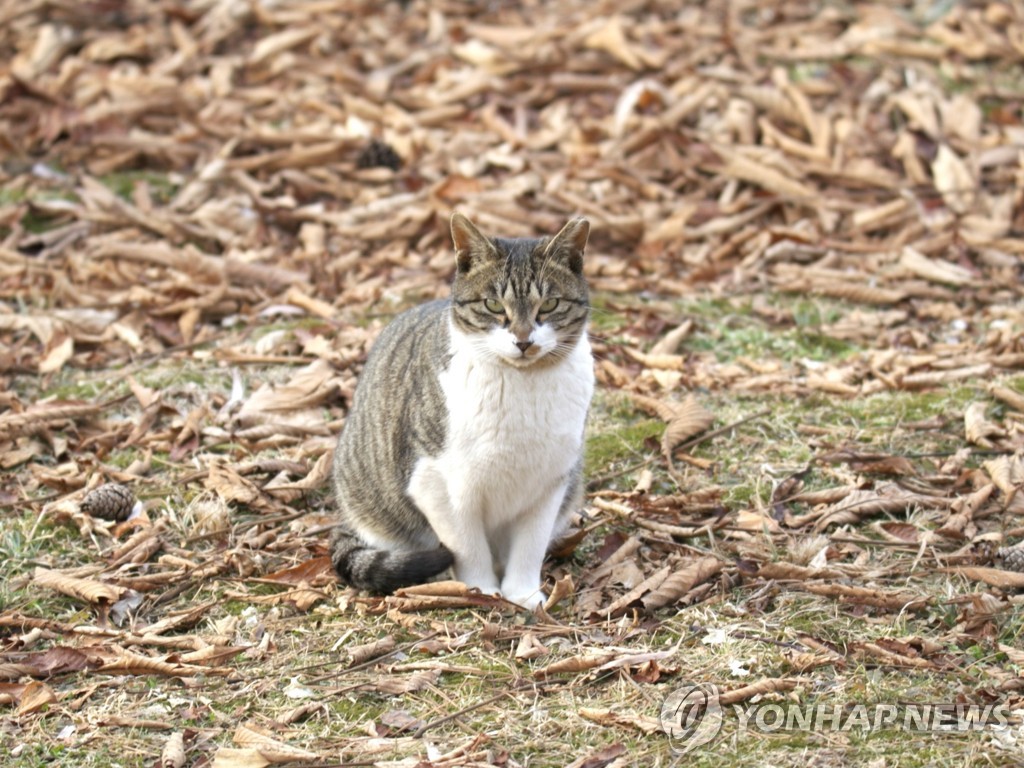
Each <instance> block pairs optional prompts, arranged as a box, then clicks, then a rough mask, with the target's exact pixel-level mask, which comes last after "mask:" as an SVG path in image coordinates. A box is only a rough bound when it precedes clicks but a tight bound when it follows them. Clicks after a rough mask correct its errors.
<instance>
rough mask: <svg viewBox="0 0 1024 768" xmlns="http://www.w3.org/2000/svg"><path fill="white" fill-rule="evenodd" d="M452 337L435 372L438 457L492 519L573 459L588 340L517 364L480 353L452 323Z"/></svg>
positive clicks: (540, 488) (588, 373)
mask: <svg viewBox="0 0 1024 768" xmlns="http://www.w3.org/2000/svg"><path fill="white" fill-rule="evenodd" d="M452 339H453V341H452V352H453V355H452V359H451V362H450V364H449V366H448V368H447V370H446V371H445V372H444V373H443V374H442V375H441V387H442V389H443V391H444V393H445V399H446V401H447V404H448V437H447V441H446V449H445V452H444V454H443V455H442V457H440V463H441V464H443V465H444V471H445V473H446V475H447V476H448V478H449V479H450V480H456V483H455V485H456V486H458V487H461V488H462V489H463V490H464V491H465V492H467V493H469V494H470V495H472V496H475V497H476V502H477V503H478V504H480V512H481V513H482V514H483V515H484V517H485V518H486V519H487V521H488V522H490V523H492V524H494V523H499V522H501V521H502V520H504V519H509V518H514V517H515V516H517V515H518V514H520V513H521V512H523V511H524V510H525V509H526V508H528V507H530V506H531V505H533V504H535V503H536V502H537V499H538V498H539V497H540V496H542V495H543V494H545V493H548V492H550V490H551V489H552V487H553V486H555V485H556V484H558V483H559V482H561V481H562V480H563V479H564V478H565V477H566V476H567V475H568V473H569V472H570V471H571V470H572V468H573V466H574V465H575V463H576V462H577V461H578V459H579V454H580V448H581V445H582V441H583V427H584V422H585V421H586V416H587V409H588V408H589V405H590V398H591V395H592V394H593V391H594V372H593V359H592V357H591V353H590V344H589V342H588V341H587V339H586V337H583V338H581V339H580V341H579V342H578V343H577V345H576V346H575V348H574V349H573V350H572V352H571V353H570V354H569V355H568V357H566V358H565V359H564V360H562V361H560V362H559V363H558V364H555V365H550V366H531V367H528V368H517V367H513V366H511V365H508V364H507V363H505V362H504V361H502V360H500V359H498V358H495V357H493V356H487V355H481V354H480V353H479V350H478V349H474V348H473V343H472V342H471V341H470V340H469V339H467V338H466V337H465V336H464V335H463V334H461V333H459V332H458V331H456V330H454V329H453V332H452ZM457 476H463V477H462V479H461V480H457V479H456V478H457ZM457 492H458V491H457Z"/></svg>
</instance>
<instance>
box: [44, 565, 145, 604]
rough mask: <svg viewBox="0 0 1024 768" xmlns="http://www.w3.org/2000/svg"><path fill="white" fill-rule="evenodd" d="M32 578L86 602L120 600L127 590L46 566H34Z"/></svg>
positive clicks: (45, 585) (104, 602)
mask: <svg viewBox="0 0 1024 768" xmlns="http://www.w3.org/2000/svg"><path fill="white" fill-rule="evenodd" d="M33 580H34V581H35V583H36V584H39V585H41V586H44V587H49V588H50V589H53V590H56V591H58V592H60V593H62V594H65V595H68V596H69V597H74V598H77V599H79V600H84V601H85V602H87V603H97V604H106V605H109V604H112V603H115V602H117V601H118V600H120V599H121V597H123V596H124V594H125V593H126V592H127V590H126V589H124V588H123V587H118V586H115V585H113V584H105V583H103V582H101V581H95V580H93V579H80V578H77V577H74V576H68V575H66V574H63V573H61V572H59V571H51V570H49V569H47V568H36V570H35V575H34V577H33Z"/></svg>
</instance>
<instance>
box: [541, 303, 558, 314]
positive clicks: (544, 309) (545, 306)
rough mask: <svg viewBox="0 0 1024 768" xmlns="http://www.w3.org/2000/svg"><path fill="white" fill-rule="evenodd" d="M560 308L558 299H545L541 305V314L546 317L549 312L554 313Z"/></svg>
mask: <svg viewBox="0 0 1024 768" xmlns="http://www.w3.org/2000/svg"><path fill="white" fill-rule="evenodd" d="M557 307H558V299H544V301H542V302H541V305H540V314H542V315H546V314H547V313H548V312H554V311H555V309H556V308H557Z"/></svg>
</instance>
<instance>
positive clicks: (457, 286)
mask: <svg viewBox="0 0 1024 768" xmlns="http://www.w3.org/2000/svg"><path fill="white" fill-rule="evenodd" d="M452 228H453V235H454V237H455V244H456V276H455V279H454V282H453V285H452V293H451V298H450V299H449V300H444V301H435V302H431V303H429V304H425V305H423V306H420V307H417V308H415V309H412V310H409V311H407V312H404V313H402V314H401V315H399V316H398V317H397V318H396V319H395V320H394V321H392V322H391V323H390V324H389V325H388V326H387V327H386V328H385V329H384V331H383V332H382V333H381V335H380V336H379V338H378V339H377V341H376V343H375V344H374V346H373V348H372V350H371V352H370V355H369V358H368V359H367V362H366V366H365V369H364V370H363V373H362V375H361V377H360V380H359V385H358V388H357V390H356V395H355V400H354V403H353V406H352V409H351V412H350V413H349V414H348V418H347V420H346V423H345V427H344V430H343V431H342V434H341V436H340V438H339V441H338V445H337V449H336V451H335V457H334V468H333V481H334V490H335V496H336V502H337V505H338V509H339V512H340V516H341V521H340V526H339V527H338V528H336V530H335V533H334V535H333V538H332V541H331V559H332V562H333V564H334V568H335V570H336V571H337V573H338V575H339V576H340V578H341V579H342V580H343V581H345V582H346V583H348V584H350V585H352V586H354V587H357V588H360V589H366V590H369V591H372V592H377V593H388V592H392V591H394V590H395V589H398V588H400V587H403V586H408V585H411V584H416V583H421V582H424V581H427V580H429V579H431V578H433V577H436V576H438V575H439V574H441V573H442V572H443V571H445V570H446V569H447V568H449V567H451V566H452V565H453V561H454V558H453V555H452V552H451V551H450V550H449V549H448V548H447V547H445V546H444V545H443V544H442V543H441V542H440V540H439V538H438V536H437V535H436V534H435V532H434V530H433V529H432V528H431V525H430V524H429V522H428V521H427V518H426V516H425V515H424V514H423V512H422V511H421V510H420V509H419V508H418V507H417V505H416V503H414V501H413V499H412V498H411V497H410V494H409V484H410V479H411V477H412V474H413V472H414V469H415V467H416V465H417V462H418V461H419V460H420V459H422V458H424V457H436V456H438V455H439V454H441V453H442V452H443V451H444V450H445V447H446V439H447V429H448V427H447V424H448V415H449V407H448V404H447V403H446V400H445V394H444V391H443V390H442V385H441V382H440V379H441V376H442V374H443V373H444V372H445V370H446V369H447V367H448V365H449V361H450V360H451V358H452V332H451V331H450V327H454V328H456V329H458V331H461V332H462V333H464V334H466V335H468V336H470V337H478V336H479V337H482V336H483V335H485V334H487V333H488V332H489V331H491V330H492V329H494V328H495V327H503V328H507V329H508V330H509V331H510V332H511V333H513V334H515V337H516V338H517V339H523V341H522V343H523V344H526V345H528V343H529V342H528V341H527V339H528V337H529V336H530V332H531V331H532V330H533V329H535V328H536V327H537V326H538V325H540V324H542V323H543V324H547V325H549V326H551V327H552V328H554V329H555V330H556V333H557V336H558V345H557V347H555V349H554V350H553V351H552V352H551V353H550V354H547V355H545V356H544V357H543V358H541V359H539V360H538V361H537V363H536V364H535V366H531V367H523V368H522V373H521V375H523V376H530V375H531V374H532V372H533V370H534V368H536V369H537V370H539V369H541V368H543V367H546V366H553V365H557V364H558V363H559V361H560V360H562V359H563V358H564V357H565V356H566V355H568V354H569V351H571V349H572V347H573V346H574V345H575V344H576V342H577V341H578V340H579V339H580V337H581V336H582V335H583V334H585V331H586V322H587V315H588V306H589V305H588V292H587V285H586V282H585V280H584V278H583V275H582V248H583V244H585V242H586V235H587V231H588V227H587V224H586V221H585V220H583V219H576V220H574V221H572V222H570V223H569V224H568V225H567V226H566V228H565V229H563V230H562V232H561V233H559V235H558V236H557V237H556V238H519V239H506V238H486V237H484V236H483V235H481V234H480V233H479V231H478V230H477V229H476V228H475V227H473V225H472V224H470V223H469V222H468V220H466V219H465V218H464V217H461V216H459V215H458V214H456V216H455V217H453V223H452ZM556 299H557V301H556ZM499 304H500V311H495V310H496V309H498V308H499ZM523 354H524V357H525V356H526V355H527V351H526V350H524V353H523ZM553 396H554V395H553ZM581 495H582V482H581V461H577V463H576V466H575V469H574V470H573V471H572V476H571V477H570V478H569V482H568V487H567V490H566V493H565V498H564V502H563V504H562V510H561V512H560V517H567V516H568V515H569V514H571V513H572V512H574V511H576V509H577V508H578V505H579V503H580V499H581Z"/></svg>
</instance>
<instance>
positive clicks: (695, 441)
mask: <svg viewBox="0 0 1024 768" xmlns="http://www.w3.org/2000/svg"><path fill="white" fill-rule="evenodd" d="M770 413H771V409H769V408H765V409H764V410H762V411H758V412H757V413H754V414H751V415H750V416H745V417H743V418H742V419H740V420H739V421H734V422H733V423H731V424H726V425H725V426H724V427H719V428H718V429H713V430H711V431H710V432H704V433H702V434H700V435H697V436H696V437H692V438H690V439H689V440H687V441H685V442H682V443H680V444H679V445H677V446H676V447H675V448H673V449H672V451H673V453H674V452H675V451H678V450H680V449H684V450H685V449H686V448H692V447H693V446H695V445H700V444H701V443H703V442H704V441H705V440H710V439H711V438H713V437H718V435H720V434H722V433H723V432H728V431H729V430H730V429H735V428H736V427H739V426H741V425H743V424H746V423H747V422H748V421H753V420H754V419H760V418H761V417H762V416H767V415H768V414H770ZM657 460H658V457H657V456H650V457H648V458H646V459H644V460H643V461H641V462H637V463H636V464H631V465H630V466H628V467H626V468H625V469H619V470H616V471H615V472H609V473H608V474H606V475H601V476H600V477H595V478H594V479H593V480H591V481H590V482H589V483H587V486H588V487H590V488H593V487H595V486H599V485H604V484H605V483H606V482H608V481H609V480H614V479H615V478H617V477H621V476H622V475H628V474H629V473H630V472H634V471H636V470H638V469H641V468H642V467H646V466H647V465H648V464H653V463H654V462H655V461H657Z"/></svg>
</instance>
